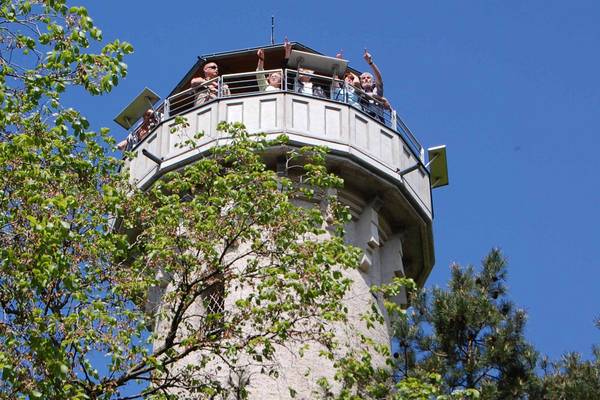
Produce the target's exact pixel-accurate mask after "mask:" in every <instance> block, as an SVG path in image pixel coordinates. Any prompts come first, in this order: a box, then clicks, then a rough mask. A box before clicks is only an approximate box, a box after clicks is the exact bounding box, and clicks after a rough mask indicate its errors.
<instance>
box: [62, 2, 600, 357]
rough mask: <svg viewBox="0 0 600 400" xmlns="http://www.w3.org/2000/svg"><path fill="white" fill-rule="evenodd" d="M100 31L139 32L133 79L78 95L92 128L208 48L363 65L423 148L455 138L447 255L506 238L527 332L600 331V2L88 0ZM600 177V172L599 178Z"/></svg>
mask: <svg viewBox="0 0 600 400" xmlns="http://www.w3.org/2000/svg"><path fill="white" fill-rule="evenodd" d="M81 4H82V5H85V6H86V7H88V9H89V11H90V14H91V16H92V17H93V18H94V20H95V22H96V23H97V24H98V25H99V26H100V27H101V28H102V30H103V32H104V37H105V39H115V38H119V39H122V40H127V41H129V42H131V43H132V44H133V45H134V47H135V49H136V51H135V53H134V54H133V55H132V56H130V57H129V58H128V59H127V64H128V65H129V75H128V76H127V78H126V79H125V80H124V81H123V82H122V83H121V84H120V85H119V86H118V87H117V88H116V89H115V90H114V92H113V93H112V94H110V95H108V96H106V97H101V98H91V97H80V96H73V97H70V98H69V101H72V102H73V103H76V105H77V106H78V107H79V108H80V109H81V110H82V111H83V112H84V114H85V115H87V116H88V118H89V119H90V121H91V122H92V125H93V126H94V127H96V128H98V127H100V126H108V127H110V128H111V129H112V132H113V134H114V135H115V137H116V138H117V139H119V140H120V139H122V138H123V137H124V135H125V133H124V132H123V130H122V129H121V128H120V127H118V126H117V125H116V124H114V123H113V122H112V119H113V117H114V116H116V115H117V113H118V112H119V111H120V110H121V109H122V108H123V107H124V106H125V105H126V104H127V103H128V102H129V101H130V100H131V99H132V98H133V97H135V96H136V95H137V94H138V93H139V92H140V91H141V89H142V88H143V87H144V86H148V87H150V88H151V89H153V90H154V91H155V92H157V93H158V94H159V95H161V96H165V95H166V94H168V92H169V91H170V90H171V89H172V88H173V87H174V86H175V84H176V83H177V82H179V80H180V79H181V78H182V77H183V74H184V73H185V72H187V70H188V69H189V68H190V67H191V66H192V65H193V63H194V62H195V61H196V56H198V55H201V54H207V53H213V52H220V51H227V50H235V49H241V48H248V47H255V46H260V45H267V44H268V43H269V40H270V24H271V15H275V18H276V29H275V38H276V41H277V42H281V41H282V40H283V36H284V35H287V36H288V37H289V38H290V40H293V41H299V42H302V43H303V44H306V45H308V46H309V47H312V48H314V49H316V50H319V51H321V52H323V53H325V54H329V55H335V53H336V52H337V51H338V50H339V49H343V50H344V56H345V58H347V59H349V60H350V63H351V65H352V66H353V67H355V68H357V69H359V70H367V69H368V66H367V65H366V63H365V62H364V61H363V59H362V51H363V49H364V47H368V48H369V51H370V52H371V53H372V55H373V59H374V61H375V62H376V63H377V65H378V66H379V68H380V69H381V71H382V74H383V79H384V82H385V90H386V97H388V99H389V100H390V102H391V103H392V105H393V106H394V108H396V109H397V110H398V112H399V114H400V115H401V116H402V117H403V119H404V120H405V122H406V123H407V125H408V126H409V127H410V128H411V129H412V131H413V132H414V133H415V135H416V136H417V138H418V139H419V140H420V141H421V143H422V144H423V145H424V146H425V147H432V146H436V145H440V144H446V145H447V146H448V164H449V171H450V185H449V186H447V187H444V188H440V189H436V190H435V191H434V208H435V221H434V232H435V249H436V266H435V267H434V271H433V273H432V274H431V276H430V279H429V281H428V286H431V285H438V286H445V284H446V282H447V280H448V277H449V265H450V264H451V263H452V262H458V263H460V264H463V265H466V264H477V265H478V264H479V262H480V260H481V259H482V258H483V257H484V255H485V254H486V253H487V252H488V251H489V250H490V249H491V248H492V247H495V246H499V247H500V248H502V250H503V251H504V254H505V255H506V256H507V257H508V258H509V263H510V265H509V281H508V283H509V287H510V297H511V298H512V299H513V300H514V301H515V302H516V303H517V304H518V305H519V306H520V307H522V308H524V309H525V310H527V312H528V314H529V323H528V328H527V337H528V338H529V339H530V340H531V341H532V342H533V343H534V345H535V346H536V347H537V348H538V349H539V350H540V351H541V352H542V353H546V354H549V355H550V356H552V357H554V358H556V357H558V356H559V355H560V354H561V353H563V352H565V351H569V350H575V351H580V352H583V353H584V354H585V355H586V356H589V354H590V346H591V344H592V343H599V342H600V340H599V339H600V330H598V329H596V328H595V327H594V324H593V320H594V318H595V317H596V316H599V315H600V290H599V289H600V261H599V260H598V255H597V253H598V250H599V249H600V238H599V235H598V229H599V226H600V189H599V187H598V185H599V183H600V179H599V178H598V176H597V173H594V171H595V170H596V169H598V160H599V159H600V155H598V152H597V151H598V150H599V149H600V136H599V133H600V132H599V128H598V125H599V122H600V121H599V120H600V112H599V111H600V73H599V71H600V52H599V51H598V48H599V47H598V46H599V44H600V24H598V17H599V16H600V2H597V1H573V2H568V3H567V2H564V1H548V0H547V1H527V2H517V1H453V2H450V1H444V2H442V1H436V2H428V1H422V2H409V1H378V2H352V1H350V2H322V1H299V2H298V1H294V2H283V1H277V2H276V1H256V2H246V1H244V2H242V1H227V2H225V1H221V2H198V1H187V0H186V1H172V2H164V1H161V2H159V1H154V0H149V1H144V2H138V1H116V0H103V1H101V2H100V1H89V0H87V1H82V2H81ZM594 176H596V178H594Z"/></svg>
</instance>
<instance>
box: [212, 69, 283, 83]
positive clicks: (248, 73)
mask: <svg viewBox="0 0 600 400" xmlns="http://www.w3.org/2000/svg"><path fill="white" fill-rule="evenodd" d="M273 72H283V69H282V68H279V69H277V68H276V69H265V70H262V69H261V70H255V71H251V72H237V73H235V74H225V75H221V76H220V77H221V78H223V80H225V78H232V77H233V78H235V77H240V76H256V75H257V74H272V73H273Z"/></svg>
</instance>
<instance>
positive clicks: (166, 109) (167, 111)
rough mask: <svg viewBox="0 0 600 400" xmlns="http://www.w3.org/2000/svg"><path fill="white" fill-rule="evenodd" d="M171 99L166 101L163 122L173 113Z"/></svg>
mask: <svg viewBox="0 0 600 400" xmlns="http://www.w3.org/2000/svg"><path fill="white" fill-rule="evenodd" d="M170 104H171V103H170V102H169V99H165V102H164V106H163V121H164V120H166V119H167V118H169V113H170V112H171V108H170Z"/></svg>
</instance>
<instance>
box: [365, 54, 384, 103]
mask: <svg viewBox="0 0 600 400" xmlns="http://www.w3.org/2000/svg"><path fill="white" fill-rule="evenodd" d="M363 58H364V59H365V61H366V62H367V64H369V65H370V66H371V69H372V70H373V75H374V76H375V83H376V85H377V86H378V87H381V89H380V90H381V91H382V92H383V79H382V78H381V72H379V68H377V65H375V63H374V62H373V56H372V55H371V54H370V53H369V52H368V51H367V49H365V54H363ZM379 95H383V93H379Z"/></svg>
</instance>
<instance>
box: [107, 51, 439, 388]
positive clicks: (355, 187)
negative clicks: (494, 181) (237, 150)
mask: <svg viewBox="0 0 600 400" xmlns="http://www.w3.org/2000/svg"><path fill="white" fill-rule="evenodd" d="M263 49H264V54H265V65H264V71H261V72H260V73H259V72H257V71H256V65H257V50H258V48H250V49H244V50H237V51H229V52H223V53H216V54H209V55H205V56H202V57H199V58H198V60H197V62H196V63H195V64H194V65H193V66H192V67H191V69H190V70H189V72H188V73H187V74H186V75H185V76H184V77H183V78H182V79H181V80H180V81H179V83H177V85H176V86H175V87H174V88H173V90H172V91H171V93H169V94H168V95H167V96H166V97H165V98H164V99H163V100H161V99H160V98H159V96H158V95H156V94H154V93H153V92H152V91H151V90H149V89H144V90H143V91H142V93H141V94H140V95H139V96H137V97H136V98H135V99H134V100H133V101H132V102H131V104H130V105H129V106H127V107H126V108H125V109H124V110H123V111H122V112H121V113H120V114H119V116H117V118H116V119H115V121H116V122H118V123H119V124H121V125H122V126H123V127H125V128H126V129H128V130H129V137H130V140H129V141H128V142H127V143H126V144H125V145H124V146H125V147H128V149H129V150H131V151H132V152H133V153H134V156H133V158H131V159H130V160H128V161H126V166H127V168H128V169H129V174H130V177H131V180H132V182H133V183H135V184H136V185H137V186H138V187H139V188H141V189H143V190H145V189H147V188H149V187H151V186H152V185H153V184H154V183H156V182H157V181H158V180H160V179H161V177H162V176H163V175H164V174H165V173H167V172H169V171H174V170H181V169H183V168H185V167H186V166H188V165H190V164H192V163H194V162H196V161H198V160H199V159H201V158H202V157H203V156H204V155H206V154H208V153H209V152H210V151H211V149H212V148H214V147H215V146H218V145H219V140H222V139H223V138H224V137H223V133H222V132H219V131H218V130H217V125H218V123H219V122H221V121H227V122H242V123H243V124H244V125H245V126H246V128H247V130H248V132H249V134H251V135H252V134H258V133H264V134H266V135H267V138H274V137H277V136H279V135H281V134H285V135H287V136H288V137H289V142H288V145H289V146H290V147H302V146H307V145H310V146H326V147H327V148H329V153H328V155H327V161H326V162H327V167H328V169H329V170H330V171H332V172H334V173H335V174H337V175H338V176H340V177H341V178H343V180H344V188H343V189H340V190H338V192H337V195H338V198H339V199H340V201H341V202H342V203H343V204H345V205H347V206H348V207H349V209H350V212H351V215H352V220H351V221H350V222H348V223H347V225H346V227H345V228H346V241H347V242H348V243H350V244H352V245H354V246H356V247H358V248H360V249H361V250H362V251H363V256H362V259H361V262H360V266H359V268H358V269H357V270H356V271H352V272H351V273H350V274H351V278H352V280H353V282H354V283H353V287H352V290H351V292H352V296H350V297H349V298H348V300H347V301H346V305H347V306H348V309H349V310H350V315H349V317H350V318H356V319H357V320H358V319H359V314H360V311H361V310H366V309H368V308H371V306H372V305H373V304H375V305H376V306H377V307H380V308H381V309H382V308H383V300H382V299H381V298H379V297H378V296H376V295H373V294H372V293H370V291H369V288H370V287H371V286H372V285H379V284H383V283H386V282H390V281H391V280H392V279H393V278H394V277H408V278H412V279H413V280H414V281H415V282H416V283H417V284H418V285H420V286H422V285H423V284H424V283H425V281H426V279H427V277H428V275H429V273H430V271H431V269H432V267H433V265H434V245H433V233H432V220H433V207H432V188H436V187H438V186H443V185H446V184H447V183H448V176H447V169H446V152H445V147H444V146H438V147H434V148H430V149H428V150H425V149H424V148H423V146H422V145H421V144H420V143H419V141H418V140H417V138H416V137H415V135H413V133H412V132H411V131H410V129H409V128H408V127H407V125H406V124H405V123H404V122H403V121H402V119H401V118H400V116H399V115H398V114H397V113H396V111H395V110H393V109H392V108H391V107H388V106H386V105H385V104H383V103H381V99H379V98H374V97H370V96H369V95H368V94H367V93H363V92H361V90H360V88H359V87H354V88H349V87H348V85H349V84H348V83H346V82H344V81H343V80H342V79H338V78H337V77H343V76H344V73H345V72H346V71H352V72H355V73H356V74H357V75H360V72H358V71H356V70H354V69H352V68H351V67H350V66H348V63H347V61H345V60H342V59H338V58H333V57H327V56H324V55H322V54H319V53H318V52H317V51H315V50H313V49H311V48H309V47H307V46H305V45H303V44H301V43H297V42H295V43H293V44H292V51H291V54H288V55H289V57H288V58H286V55H285V48H284V45H272V46H267V47H264V48H263ZM208 63H216V64H217V65H218V69H219V75H218V76H216V77H214V78H212V79H205V80H204V81H203V82H202V84H201V85H195V84H194V78H195V77H197V76H201V75H202V74H201V72H202V69H203V68H204V67H205V66H206V65H207V64H208ZM273 73H275V74H279V76H280V77H281V84H280V86H279V87H278V88H274V89H271V90H264V84H265V83H264V81H263V82H261V75H262V74H265V75H266V76H268V75H269V74H273ZM300 81H310V82H311V84H312V85H311V86H312V88H317V87H319V88H320V89H319V90H318V91H317V90H311V91H310V92H307V91H300V90H298V87H299V82H300ZM211 85H212V86H211ZM340 89H342V90H340ZM344 90H345V91H344ZM340 93H341V94H342V95H341V96H340V95H339V94H340ZM348 93H355V95H354V97H351V96H349V95H348ZM357 99H358V100H357ZM149 109H151V110H152V113H151V114H152V115H151V116H149V117H144V114H145V113H146V112H147V111H148V110H149ZM177 117H185V118H186V119H187V122H188V124H189V125H188V126H186V127H184V128H183V129H181V130H180V132H178V133H177V134H172V133H171V128H172V127H173V125H174V124H175V120H176V118H177ZM196 132H204V136H203V137H202V138H201V139H199V141H198V142H197V144H196V147H195V148H193V149H191V148H189V147H186V146H182V145H181V144H182V143H183V142H184V140H186V138H188V137H190V136H192V135H193V134H194V133H196ZM285 151H286V149H283V148H275V149H269V150H267V151H266V152H265V154H264V160H265V162H266V164H267V166H268V167H269V168H272V169H273V170H278V168H279V167H278V162H277V160H278V157H280V156H281V154H282V153H283V152H285ZM168 285H169V282H168V278H165V285H164V287H163V288H162V290H157V291H155V292H153V293H151V296H150V299H149V304H150V305H151V307H149V308H150V309H154V308H156V307H159V306H160V302H161V296H162V295H163V294H164V291H165V290H168ZM220 301H221V303H222V302H223V300H222V299H220ZM395 301H396V302H398V303H399V304H402V305H403V304H406V296H405V295H402V294H401V295H399V296H397V298H396V299H395ZM224 303H225V304H227V302H226V301H225V302H224ZM383 313H384V314H385V312H384V311H383ZM161 323H165V321H160V320H159V321H156V327H155V329H160V325H161ZM365 332H366V330H365ZM344 334H346V335H352V333H344ZM369 335H370V337H371V338H372V339H373V340H374V341H375V342H376V343H381V344H387V345H390V333H389V326H388V324H384V326H381V327H380V328H379V329H378V330H376V332H374V333H373V332H370V333H369ZM279 361H280V363H281V369H282V373H280V374H279V376H278V377H268V376H259V375H256V376H253V377H252V379H250V380H249V381H248V382H247V385H248V390H249V393H250V398H257V399H270V398H273V399H279V398H290V396H291V394H290V392H289V390H288V387H289V386H290V384H294V385H295V386H296V387H298V388H300V391H299V393H298V395H297V396H296V398H311V394H310V393H311V392H312V391H314V390H315V386H316V383H315V377H318V376H324V375H325V376H326V375H327V374H328V373H330V371H328V369H331V368H330V366H329V365H327V362H323V360H322V359H321V358H319V357H318V355H317V354H308V355H305V356H303V357H302V358H298V357H295V356H293V355H281V357H280V360H279ZM307 371H309V372H310V373H307ZM229 380H231V379H230V378H229ZM224 384H227V383H224Z"/></svg>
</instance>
